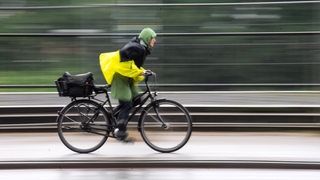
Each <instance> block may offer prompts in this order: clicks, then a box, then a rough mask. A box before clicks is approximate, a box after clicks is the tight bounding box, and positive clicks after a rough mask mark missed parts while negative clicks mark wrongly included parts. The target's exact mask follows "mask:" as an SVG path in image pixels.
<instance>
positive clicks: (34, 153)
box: [0, 131, 320, 168]
mask: <svg viewBox="0 0 320 180" xmlns="http://www.w3.org/2000/svg"><path fill="white" fill-rule="evenodd" d="M130 134H131V136H134V137H135V138H136V140H137V141H136V142H135V143H134V144H124V143H121V142H118V141H115V140H113V139H108V141H107V143H106V144H105V145H104V146H102V148H100V149H99V150H98V151H95V152H94V153H90V154H78V153H74V152H72V151H70V150H69V149H67V148H66V147H65V146H64V145H63V144H62V143H61V142H60V140H59V138H58V135H57V134H56V133H49V132H46V133H4V132H2V133H1V134H0V136H1V138H0V144H1V147H0V155H1V158H0V165H1V167H2V168H5V167H6V164H7V165H8V166H7V167H10V166H9V165H10V163H11V164H17V165H19V163H20V165H21V166H23V163H29V165H32V164H35V165H36V164H45V163H46V164H47V165H48V163H49V164H50V163H52V166H49V165H48V167H55V166H56V165H58V166H57V167H63V165H64V164H65V165H66V166H68V163H69V165H70V164H72V163H83V164H84V166H85V165H86V163H87V165H90V166H91V167H93V166H95V165H98V164H99V165H98V166H97V167H101V168H102V167H104V166H105V167H119V166H115V165H116V164H117V162H120V163H131V164H135V163H136V162H137V161H143V162H149V163H150V164H151V165H152V162H154V161H158V160H159V161H162V163H163V164H166V163H168V164H169V163H174V162H177V165H178V166H177V167H183V165H186V166H188V163H190V166H192V164H197V163H198V165H197V166H198V167H201V163H204V164H205V163H207V164H206V165H210V163H211V165H212V166H215V165H216V164H219V163H234V165H235V167H236V166H237V163H238V164H239V163H245V162H247V163H255V162H258V161H259V162H265V163H266V164H267V162H269V163H270V162H279V163H281V162H283V163H284V164H285V163H286V162H292V163H303V162H306V163H316V164H317V163H320V153H319V152H320V133H319V132H295V133H294V132H291V133H290V132H282V133H281V132H278V133H277V132H195V133H194V134H193V135H192V137H191V139H190V141H189V142H188V143H187V145H186V146H185V147H183V148H182V149H181V150H179V151H177V152H175V153H164V154H163V153H158V152H156V151H154V150H152V149H150V148H149V147H148V146H147V145H146V144H145V143H144V142H143V141H142V140H141V138H140V137H139V135H138V133H137V132H136V131H131V132H130ZM21 162H23V163H21ZM90 163H91V164H90ZM95 163H97V164H95ZM120 163H119V164H120ZM179 163H180V164H179ZM127 165H130V164H127ZM155 166H160V165H156V164H155ZM75 167H76V166H75Z"/></svg>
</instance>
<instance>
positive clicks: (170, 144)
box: [138, 99, 192, 153]
mask: <svg viewBox="0 0 320 180" xmlns="http://www.w3.org/2000/svg"><path fill="white" fill-rule="evenodd" d="M157 114H159V116H157ZM160 118H161V119H162V120H163V121H165V125H166V127H165V126H163V123H162V122H160V120H159V119H160ZM138 129H139V131H140V134H141V136H142V139H143V140H144V142H145V143H146V144H147V145H148V146H149V147H151V148H152V149H154V150H155V151H158V152H162V153H170V152H174V151H177V150H179V149H180V148H182V147H183V146H184V145H185V144H186V143H187V142H188V140H189V139H190V136H191V133H192V119H191V116H190V114H189V112H188V110H187V109H186V108H185V107H183V106H182V105H181V104H179V103H178V102H176V101H172V100H166V99H162V100H156V101H155V102H153V103H150V104H149V105H147V106H146V107H145V108H144V110H143V111H142V114H141V117H140V120H139V125H138Z"/></svg>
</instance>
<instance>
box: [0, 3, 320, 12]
mask: <svg viewBox="0 0 320 180" xmlns="http://www.w3.org/2000/svg"><path fill="white" fill-rule="evenodd" d="M318 3H320V1H278V2H239V3H148V4H142V3H140V4H130V3H129V4H87V5H73V6H72V5H69V6H20V7H19V6H8V7H0V10H50V9H82V8H115V7H118V8H120V7H188V6H191V7H202V6H204V7H207V6H218V7H219V6H249V5H250V6H251V5H253V6H255V5H290V4H318Z"/></svg>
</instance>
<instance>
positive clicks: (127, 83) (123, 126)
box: [99, 28, 157, 142]
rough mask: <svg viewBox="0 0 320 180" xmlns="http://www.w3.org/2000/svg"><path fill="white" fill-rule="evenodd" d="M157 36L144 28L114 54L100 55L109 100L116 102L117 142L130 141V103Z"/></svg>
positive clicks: (152, 31) (136, 90) (137, 93)
mask: <svg viewBox="0 0 320 180" xmlns="http://www.w3.org/2000/svg"><path fill="white" fill-rule="evenodd" d="M156 36H157V34H156V33H155V32H154V30H152V29H151V28H144V29H143V30H142V31H141V32H140V34H139V36H138V37H134V38H133V39H132V40H131V41H130V42H128V43H127V44H125V45H124V46H123V47H122V48H121V49H119V50H117V51H115V52H108V53H101V54H100V57H99V59H100V67H101V70H102V73H103V75H104V77H105V79H106V81H107V83H108V84H110V85H111V97H112V98H114V99H118V101H119V106H118V108H119V109H120V111H119V116H118V131H116V132H115V135H116V137H117V139H118V140H121V141H124V142H129V141H132V139H131V138H128V133H127V124H128V118H129V113H130V109H131V108H132V100H133V99H134V98H135V97H136V96H137V95H139V91H140V90H139V88H138V87H137V83H138V82H140V81H142V80H143V79H144V76H143V74H144V72H145V71H146V70H145V69H144V68H143V67H142V66H143V64H144V62H145V59H146V57H147V56H148V55H150V53H151V50H152V48H153V46H154V43H155V42H156V39H155V38H156Z"/></svg>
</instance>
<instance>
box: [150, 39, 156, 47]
mask: <svg viewBox="0 0 320 180" xmlns="http://www.w3.org/2000/svg"><path fill="white" fill-rule="evenodd" d="M155 42H156V38H152V39H151V41H150V47H153V46H154V43H155Z"/></svg>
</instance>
